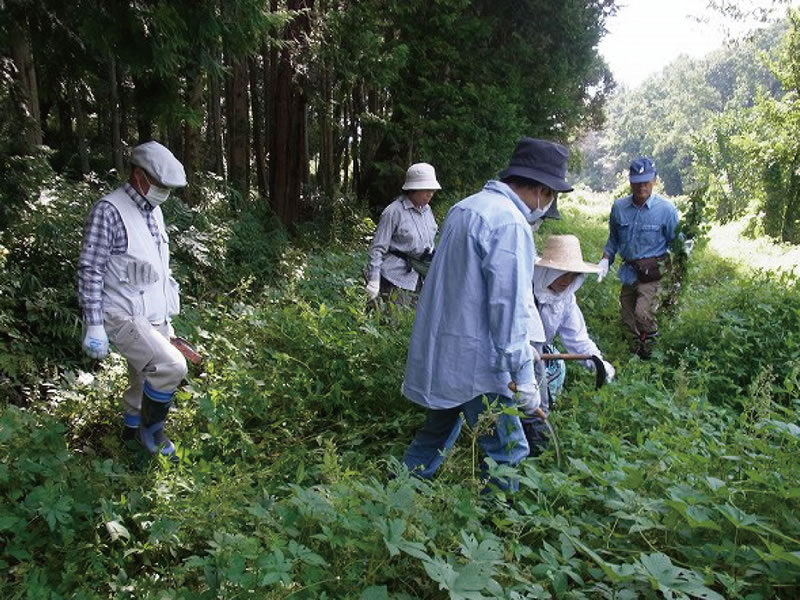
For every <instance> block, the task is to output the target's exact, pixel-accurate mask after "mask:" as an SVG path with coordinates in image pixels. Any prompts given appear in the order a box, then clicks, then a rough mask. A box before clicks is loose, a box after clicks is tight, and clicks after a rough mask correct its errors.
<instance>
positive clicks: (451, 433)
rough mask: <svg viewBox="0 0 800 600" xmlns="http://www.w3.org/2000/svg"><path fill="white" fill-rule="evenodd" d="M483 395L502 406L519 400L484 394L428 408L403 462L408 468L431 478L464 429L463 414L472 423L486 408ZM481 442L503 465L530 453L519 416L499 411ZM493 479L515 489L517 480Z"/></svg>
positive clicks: (421, 475)
mask: <svg viewBox="0 0 800 600" xmlns="http://www.w3.org/2000/svg"><path fill="white" fill-rule="evenodd" d="M484 399H486V401H488V402H489V404H492V403H493V402H495V401H497V402H498V404H499V406H500V407H514V406H516V403H515V402H514V400H512V399H511V398H506V397H505V396H498V395H496V394H485V395H481V396H478V397H476V398H473V399H472V400H470V401H469V402H467V403H465V404H462V405H461V406H456V407H455V408H447V409H443V410H433V409H428V411H427V413H426V415H425V424H424V425H423V426H422V429H420V430H419V431H418V432H417V435H416V436H415V437H414V440H413V441H412V442H411V444H410V445H409V447H408V450H406V455H405V456H404V457H403V462H404V463H405V464H406V466H407V467H408V470H409V471H412V472H414V473H415V474H416V475H418V476H419V477H423V478H425V479H430V478H431V477H433V475H434V473H436V471H437V469H438V468H439V467H440V466H442V463H443V462H444V459H445V454H446V453H447V452H448V451H449V450H450V448H452V447H453V445H454V444H455V443H456V440H457V439H458V434H459V433H461V414H462V413H463V414H464V419H465V420H466V422H467V424H468V425H469V426H470V427H474V426H475V424H476V423H477V422H478V417H479V416H480V415H481V413H483V412H484V411H485V410H486V404H485V403H484ZM478 445H479V446H480V447H481V449H482V450H483V451H484V452H485V453H486V455H487V456H488V457H489V458H491V459H493V460H494V461H495V462H496V463H498V464H501V465H511V466H515V465H517V464H519V463H520V461H522V459H523V458H525V457H526V456H528V443H527V442H526V441H525V434H524V432H523V431H522V424H521V423H520V420H519V417H515V416H511V415H506V414H500V415H498V417H497V422H496V423H495V425H494V427H493V428H492V430H491V433H490V434H488V435H482V436H480V437H478ZM481 470H482V473H483V474H484V476H485V475H486V471H487V467H486V464H485V463H484V464H483V466H482V468H481ZM492 483H494V484H495V485H497V486H498V487H500V488H501V489H509V488H511V489H512V490H513V491H516V489H517V487H518V482H517V481H497V480H493V481H492Z"/></svg>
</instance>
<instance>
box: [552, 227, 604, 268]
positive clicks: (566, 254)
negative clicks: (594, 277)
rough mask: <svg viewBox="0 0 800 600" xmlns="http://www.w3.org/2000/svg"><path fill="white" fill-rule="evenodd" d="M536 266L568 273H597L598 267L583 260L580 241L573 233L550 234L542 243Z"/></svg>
mask: <svg viewBox="0 0 800 600" xmlns="http://www.w3.org/2000/svg"><path fill="white" fill-rule="evenodd" d="M536 266H537V267H547V268H548V269H557V270H559V271H567V272H568V273H599V272H600V267H598V266H597V265H596V264H594V263H588V262H586V261H584V260H583V254H581V243H580V241H579V240H578V238H576V237H575V236H574V235H551V236H550V237H549V238H547V240H546V241H545V243H544V248H543V249H542V255H541V256H540V257H539V258H537V259H536Z"/></svg>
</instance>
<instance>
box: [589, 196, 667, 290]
mask: <svg viewBox="0 0 800 600" xmlns="http://www.w3.org/2000/svg"><path fill="white" fill-rule="evenodd" d="M677 226H678V211H677V210H675V207H674V206H673V205H672V203H671V202H670V201H669V200H667V199H666V198H662V197H661V196H659V195H658V194H651V195H650V197H649V198H648V199H647V201H646V202H645V203H644V204H642V206H636V205H635V204H634V203H633V196H625V197H624V198H619V199H618V200H616V201H615V202H614V205H613V206H612V207H611V216H610V217H609V219H608V241H607V242H606V247H605V251H604V253H605V254H607V255H608V264H609V265H611V264H613V263H614V257H615V256H616V255H617V254H619V255H620V256H621V257H622V259H623V260H624V261H625V262H624V263H623V265H622V266H621V267H620V268H619V279H620V281H622V283H623V284H624V285H635V284H636V282H637V279H636V271H635V270H634V268H633V266H632V265H630V264H628V261H631V260H636V259H639V258H649V257H652V256H661V255H662V254H666V253H667V250H668V249H669V246H670V244H671V243H672V239H673V238H674V237H675V228H676V227H677Z"/></svg>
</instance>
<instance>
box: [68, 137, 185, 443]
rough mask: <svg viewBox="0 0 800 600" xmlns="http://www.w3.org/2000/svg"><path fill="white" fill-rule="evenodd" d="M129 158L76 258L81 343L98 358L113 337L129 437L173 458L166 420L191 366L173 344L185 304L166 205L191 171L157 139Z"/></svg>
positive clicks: (95, 214) (93, 214) (91, 218)
mask: <svg viewBox="0 0 800 600" xmlns="http://www.w3.org/2000/svg"><path fill="white" fill-rule="evenodd" d="M130 164H131V170H130V175H129V177H128V181H127V182H125V183H123V184H122V186H121V187H119V188H117V189H116V190H114V191H113V192H111V193H110V194H108V195H106V196H104V197H103V198H101V199H100V200H99V201H98V202H97V203H96V204H95V205H94V207H93V208H92V210H91V212H90V213H89V217H88V219H87V221H86V228H85V231H84V238H83V248H82V250H81V254H80V258H79V260H78V299H79V301H80V305H81V308H82V310H83V319H84V325H85V328H86V333H85V336H84V339H83V348H84V350H85V352H86V353H87V354H88V355H89V356H90V357H92V358H94V359H97V360H100V359H103V358H104V357H105V356H106V355H107V354H108V346H109V341H110V342H111V343H113V344H114V346H115V347H116V349H117V350H118V351H119V353H120V354H122V355H123V356H124V357H125V358H126V359H127V361H128V378H129V384H130V385H129V387H128V389H127V390H126V391H125V393H124V394H123V396H122V408H123V411H124V416H123V439H125V440H133V439H135V440H137V441H138V442H139V443H140V444H141V445H142V446H143V447H144V448H145V449H146V450H147V451H148V452H150V453H151V454H155V453H157V452H161V454H163V455H164V456H167V457H170V458H172V457H174V456H175V446H174V445H173V443H172V442H171V441H170V439H169V438H168V437H167V436H166V434H165V433H164V422H165V421H166V418H167V413H168V412H169V408H170V405H171V402H172V397H173V395H174V394H175V391H176V390H177V388H178V386H179V385H180V383H181V380H182V379H183V378H184V376H185V375H186V372H187V367H186V360H185V359H184V357H183V355H182V354H181V353H180V352H179V351H178V350H177V349H176V348H175V347H174V346H173V345H172V344H170V339H171V338H172V337H174V330H173V329H172V324H171V322H170V321H171V318H172V316H173V315H175V314H177V313H178V310H179V307H180V303H179V294H178V284H177V283H176V282H175V280H174V279H173V278H172V273H171V271H170V266H169V238H168V236H167V231H166V228H165V226H164V217H163V215H162V213H161V207H160V205H161V204H162V203H163V202H164V201H165V200H166V199H167V198H168V197H169V195H170V192H171V191H172V190H173V189H174V188H180V187H183V186H185V185H186V174H185V172H184V169H183V165H182V164H181V163H180V162H179V161H178V159H176V158H175V156H173V154H172V152H170V151H169V150H168V149H167V148H165V147H164V146H162V145H161V144H159V143H158V142H147V143H144V144H141V145H139V146H136V147H135V148H134V149H133V151H132V152H131V161H130Z"/></svg>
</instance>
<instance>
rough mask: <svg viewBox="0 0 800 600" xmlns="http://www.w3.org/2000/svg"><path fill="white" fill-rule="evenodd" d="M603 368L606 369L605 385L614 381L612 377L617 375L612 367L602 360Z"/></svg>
mask: <svg viewBox="0 0 800 600" xmlns="http://www.w3.org/2000/svg"><path fill="white" fill-rule="evenodd" d="M603 366H604V367H605V368H606V383H611V382H612V381H614V375H616V374H617V372H616V371H615V370H614V365H612V364H611V363H610V362H608V361H607V360H604V361H603Z"/></svg>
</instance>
